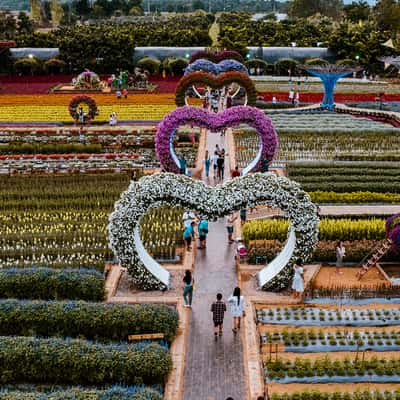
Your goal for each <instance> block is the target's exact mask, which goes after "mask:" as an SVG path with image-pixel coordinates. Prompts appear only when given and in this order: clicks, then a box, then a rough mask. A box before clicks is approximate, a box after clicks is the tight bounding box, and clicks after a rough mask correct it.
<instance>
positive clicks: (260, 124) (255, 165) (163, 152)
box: [155, 106, 278, 175]
mask: <svg viewBox="0 0 400 400" xmlns="http://www.w3.org/2000/svg"><path fill="white" fill-rule="evenodd" d="M240 124H247V125H249V126H251V127H252V128H254V129H256V130H257V132H258V134H259V135H260V148H259V151H258V153H257V156H256V157H255V159H254V160H253V161H252V162H251V163H250V164H249V165H248V166H247V167H246V168H244V170H243V171H242V174H243V175H246V174H247V173H249V172H255V171H260V170H261V164H262V162H263V161H264V162H267V163H268V164H270V162H271V161H272V159H273V158H274V155H275V151H276V148H277V146H278V136H277V134H276V132H275V128H274V125H273V123H272V121H271V119H270V118H269V117H267V116H266V115H265V114H264V113H263V112H262V111H260V110H259V109H258V108H255V107H245V106H237V107H231V108H228V109H226V110H224V111H221V112H219V113H217V114H215V113H212V112H210V111H207V110H203V109H201V108H197V107H189V106H188V107H180V108H177V109H175V110H173V111H171V112H170V113H169V114H167V115H166V116H165V117H164V119H163V120H162V121H161V122H160V123H159V124H158V128H157V134H156V139H155V145H156V151H157V155H158V157H159V159H160V163H161V167H162V168H163V169H164V170H165V171H168V172H175V173H177V172H179V160H178V157H177V156H176V154H175V151H174V148H173V139H174V135H175V132H176V130H177V129H178V128H179V127H180V126H182V125H190V126H198V127H200V128H205V129H209V130H210V131H211V132H218V131H221V130H222V129H225V128H230V127H235V126H238V125H240Z"/></svg>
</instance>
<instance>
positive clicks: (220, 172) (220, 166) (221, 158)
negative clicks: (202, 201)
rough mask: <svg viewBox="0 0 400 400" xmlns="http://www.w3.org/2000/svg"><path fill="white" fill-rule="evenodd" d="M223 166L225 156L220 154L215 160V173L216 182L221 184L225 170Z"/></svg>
mask: <svg viewBox="0 0 400 400" xmlns="http://www.w3.org/2000/svg"><path fill="white" fill-rule="evenodd" d="M224 164H225V156H224V155H223V154H222V152H221V153H220V154H219V155H218V158H217V173H218V180H219V181H220V182H222V181H223V179H224V168H225V165H224Z"/></svg>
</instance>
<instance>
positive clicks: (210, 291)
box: [183, 133, 246, 400]
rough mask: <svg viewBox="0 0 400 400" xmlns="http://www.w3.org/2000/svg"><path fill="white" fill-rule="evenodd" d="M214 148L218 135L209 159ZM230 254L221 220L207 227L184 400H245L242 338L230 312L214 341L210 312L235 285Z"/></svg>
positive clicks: (231, 249)
mask: <svg viewBox="0 0 400 400" xmlns="http://www.w3.org/2000/svg"><path fill="white" fill-rule="evenodd" d="M216 143H218V144H220V145H221V144H222V145H223V146H225V141H224V140H223V139H221V138H220V136H219V134H215V133H209V134H208V140H207V148H208V150H209V152H210V154H213V152H214V148H215V144H216ZM225 148H226V147H225ZM226 160H228V158H227V159H226ZM225 167H226V169H225V171H226V174H225V175H226V176H228V175H229V171H230V169H229V162H227V161H226V165H225ZM206 182H207V183H209V184H213V179H212V171H211V179H209V180H208V181H207V180H206ZM234 253H235V246H234V245H230V246H229V245H228V244H227V234H226V229H225V223H224V220H222V219H221V220H219V221H217V222H211V223H210V224H209V234H208V238H207V249H206V250H197V254H196V261H195V274H194V278H195V282H196V290H195V292H194V300H193V308H192V310H191V311H189V310H188V311H187V312H189V313H191V316H190V322H189V331H188V340H187V347H186V360H185V380H184V395H183V398H184V399H185V400H225V399H226V398H227V397H229V396H232V397H233V398H234V399H235V400H244V399H245V398H246V394H245V379H244V365H243V348H242V342H241V337H240V334H238V335H236V336H235V335H234V334H233V332H232V318H231V316H230V314H229V311H228V312H227V313H226V314H225V324H224V333H223V336H222V337H221V338H218V339H215V338H214V332H213V329H214V328H213V324H212V314H211V312H210V307H211V303H212V302H213V301H214V299H215V296H216V294H217V293H218V292H221V293H222V294H223V297H224V299H225V300H226V299H227V298H228V297H229V296H230V295H231V294H232V292H233V288H234V287H235V286H236V285H237V279H236V273H235V265H234Z"/></svg>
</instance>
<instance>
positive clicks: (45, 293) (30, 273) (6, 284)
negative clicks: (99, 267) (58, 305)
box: [0, 268, 105, 301]
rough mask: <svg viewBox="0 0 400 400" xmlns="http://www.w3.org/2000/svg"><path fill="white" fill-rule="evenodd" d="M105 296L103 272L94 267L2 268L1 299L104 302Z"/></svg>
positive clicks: (0, 277)
mask: <svg viewBox="0 0 400 400" xmlns="http://www.w3.org/2000/svg"><path fill="white" fill-rule="evenodd" d="M104 296H105V290H104V277H103V274H101V273H100V272H98V271H96V270H93V269H85V268H82V269H61V270H57V269H54V268H9V269H1V270H0V298H14V299H41V300H62V299H71V300H87V301H102V300H104Z"/></svg>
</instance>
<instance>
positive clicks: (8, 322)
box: [0, 300, 179, 342]
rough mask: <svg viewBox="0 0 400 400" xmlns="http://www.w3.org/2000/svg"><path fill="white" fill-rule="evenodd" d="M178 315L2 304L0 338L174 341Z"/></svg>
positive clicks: (119, 307)
mask: <svg viewBox="0 0 400 400" xmlns="http://www.w3.org/2000/svg"><path fill="white" fill-rule="evenodd" d="M178 320H179V317H178V313H177V311H176V310H174V309H173V308H171V307H168V306H165V305H162V304H140V305H127V304H99V303H85V302H83V301H79V302H75V301H69V302H56V301H48V302H46V301H23V300H3V301H0V335H4V336H8V335H15V336H32V335H35V336H43V337H49V336H61V337H81V338H86V339H94V340H102V341H108V340H118V341H119V340H127V337H128V335H134V334H143V333H164V334H165V339H166V340H167V341H168V342H171V341H172V340H173V339H174V337H175V335H176V330H177V328H178Z"/></svg>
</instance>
